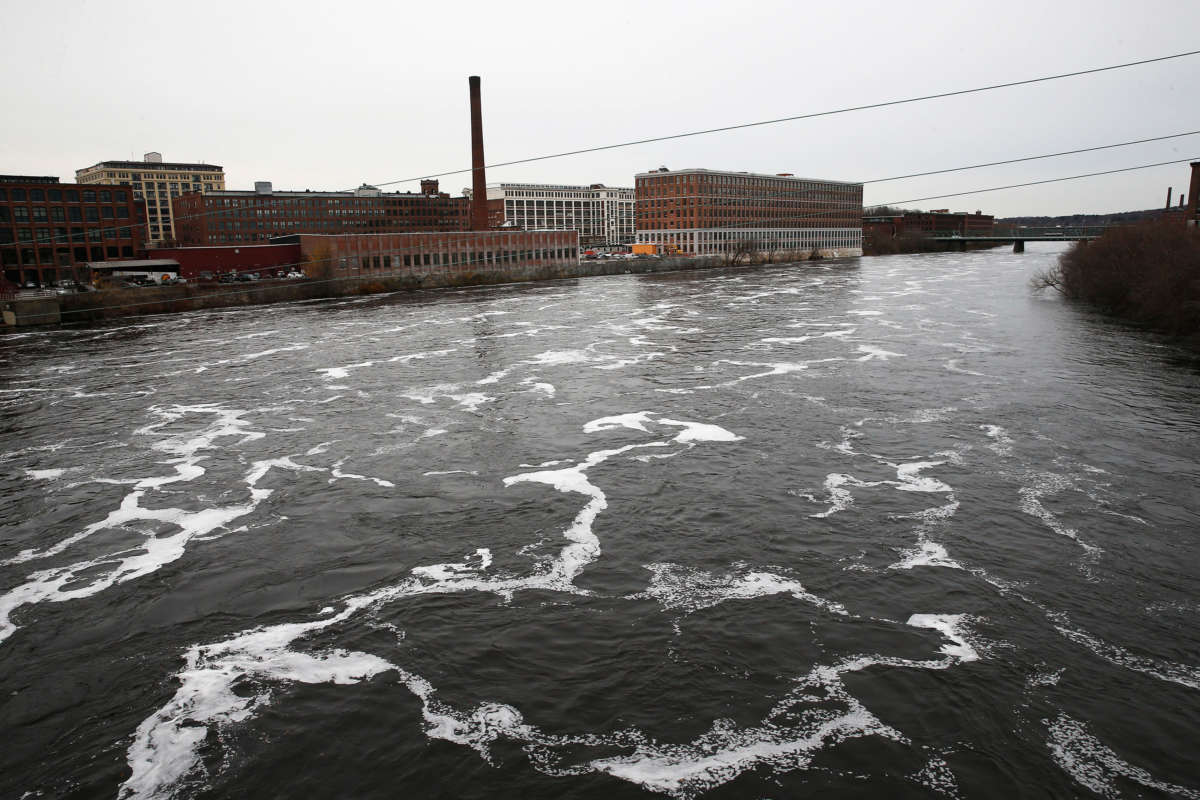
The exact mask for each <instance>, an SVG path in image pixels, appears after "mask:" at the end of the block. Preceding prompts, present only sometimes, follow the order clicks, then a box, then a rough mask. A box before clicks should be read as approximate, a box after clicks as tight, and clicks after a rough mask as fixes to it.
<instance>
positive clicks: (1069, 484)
mask: <svg viewBox="0 0 1200 800" xmlns="http://www.w3.org/2000/svg"><path fill="white" fill-rule="evenodd" d="M1028 479H1029V480H1030V481H1031V482H1032V485H1030V486H1022V487H1021V488H1020V490H1019V491H1018V494H1019V495H1020V497H1021V511H1022V513H1025V514H1028V515H1029V516H1031V517H1036V518H1038V519H1040V520H1041V521H1042V522H1043V523H1045V525H1046V527H1047V528H1049V529H1050V530H1052V531H1054V532H1055V533H1056V534H1058V535H1059V536H1064V537H1066V538H1068V539H1070V540H1071V541H1073V542H1075V543H1076V544H1077V545H1079V546H1080V547H1081V548H1083V551H1084V554H1085V555H1086V556H1087V557H1088V558H1089V559H1092V560H1094V559H1095V558H1097V557H1098V556H1099V555H1100V554H1101V553H1103V552H1104V551H1103V550H1102V549H1101V548H1099V547H1097V546H1096V545H1094V544H1092V543H1090V542H1088V541H1085V540H1084V539H1083V538H1082V537H1081V536H1080V535H1079V532H1078V531H1076V530H1075V529H1074V528H1069V527H1067V526H1066V525H1064V524H1062V523H1061V522H1059V520H1058V517H1056V516H1055V515H1054V514H1053V513H1051V511H1050V510H1049V509H1047V508H1046V506H1044V505H1043V504H1042V498H1043V497H1047V496H1052V495H1056V494H1058V493H1059V492H1063V491H1067V490H1069V489H1074V488H1076V487H1075V483H1074V481H1072V480H1071V479H1070V478H1067V477H1064V476H1062V475H1056V474H1054V473H1051V472H1043V473H1037V474H1032V475H1030V476H1028Z"/></svg>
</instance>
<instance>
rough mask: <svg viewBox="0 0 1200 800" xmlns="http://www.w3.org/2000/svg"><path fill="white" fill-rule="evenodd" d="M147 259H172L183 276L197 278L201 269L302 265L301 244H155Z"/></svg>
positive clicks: (255, 269)
mask: <svg viewBox="0 0 1200 800" xmlns="http://www.w3.org/2000/svg"><path fill="white" fill-rule="evenodd" d="M147 257H148V258H173V259H175V260H176V261H178V262H179V271H180V273H181V274H182V276H183V277H185V278H189V279H193V280H194V279H195V278H196V277H197V276H198V275H199V273H201V272H211V273H213V274H214V275H216V274H217V273H220V272H277V271H280V270H284V271H286V270H288V269H290V268H292V267H293V266H295V267H296V269H299V268H300V263H301V254H300V245H298V244H265V245H240V246H236V247H235V246H223V247H154V248H151V249H150V250H149V251H147Z"/></svg>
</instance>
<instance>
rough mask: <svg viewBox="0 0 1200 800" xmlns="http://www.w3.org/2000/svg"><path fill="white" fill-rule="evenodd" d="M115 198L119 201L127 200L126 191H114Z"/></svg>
mask: <svg viewBox="0 0 1200 800" xmlns="http://www.w3.org/2000/svg"><path fill="white" fill-rule="evenodd" d="M113 200H116V201H117V202H118V203H124V202H125V192H121V191H118V192H113Z"/></svg>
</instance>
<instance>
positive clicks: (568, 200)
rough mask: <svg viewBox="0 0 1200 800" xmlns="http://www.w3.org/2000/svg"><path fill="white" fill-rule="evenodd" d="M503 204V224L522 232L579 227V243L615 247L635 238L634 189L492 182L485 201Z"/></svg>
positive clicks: (588, 245) (586, 246) (598, 184)
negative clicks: (523, 230)
mask: <svg viewBox="0 0 1200 800" xmlns="http://www.w3.org/2000/svg"><path fill="white" fill-rule="evenodd" d="M496 200H502V201H503V202H504V224H505V225H507V226H511V227H513V228H522V229H525V230H551V231H569V230H573V231H578V232H579V246H580V247H582V248H585V249H586V248H589V247H616V246H618V245H629V244H632V243H633V240H634V191H633V189H632V188H625V187H619V186H605V185H604V184H601V183H596V184H592V185H591V186H568V185H560V184H541V183H495V184H492V185H490V186H488V201H489V202H491V201H496Z"/></svg>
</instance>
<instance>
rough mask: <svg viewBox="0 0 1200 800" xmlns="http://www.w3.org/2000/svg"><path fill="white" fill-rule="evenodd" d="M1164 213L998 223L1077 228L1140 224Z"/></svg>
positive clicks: (1155, 210)
mask: <svg viewBox="0 0 1200 800" xmlns="http://www.w3.org/2000/svg"><path fill="white" fill-rule="evenodd" d="M1162 213H1163V210H1162V209H1161V208H1151V209H1147V210H1145V211H1116V212H1113V213H1111V214H1069V215H1067V216H1063V217H1004V218H1003V219H1001V218H999V217H997V218H996V222H997V223H1006V224H1010V225H1029V226H1032V227H1053V226H1055V225H1062V226H1063V227H1077V226H1087V225H1109V224H1125V223H1129V222H1140V221H1141V220H1144V219H1152V218H1154V217H1158V216H1161V215H1162Z"/></svg>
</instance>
